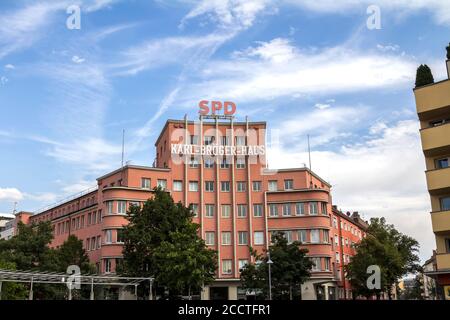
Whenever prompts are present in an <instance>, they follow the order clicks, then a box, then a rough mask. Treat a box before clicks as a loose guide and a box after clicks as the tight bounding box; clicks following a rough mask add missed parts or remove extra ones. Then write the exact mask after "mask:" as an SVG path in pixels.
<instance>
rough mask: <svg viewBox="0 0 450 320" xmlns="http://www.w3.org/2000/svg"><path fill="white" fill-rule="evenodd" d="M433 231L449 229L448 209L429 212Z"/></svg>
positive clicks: (449, 217)
mask: <svg viewBox="0 0 450 320" xmlns="http://www.w3.org/2000/svg"><path fill="white" fill-rule="evenodd" d="M431 223H432V225H433V232H444V231H447V232H448V231H450V210H447V211H438V212H432V213H431Z"/></svg>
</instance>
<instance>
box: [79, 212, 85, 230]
mask: <svg viewBox="0 0 450 320" xmlns="http://www.w3.org/2000/svg"><path fill="white" fill-rule="evenodd" d="M80 223H81V225H80V227H81V228H84V214H83V215H82V216H81V222H80Z"/></svg>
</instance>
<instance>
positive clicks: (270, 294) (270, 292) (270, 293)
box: [267, 252, 273, 300]
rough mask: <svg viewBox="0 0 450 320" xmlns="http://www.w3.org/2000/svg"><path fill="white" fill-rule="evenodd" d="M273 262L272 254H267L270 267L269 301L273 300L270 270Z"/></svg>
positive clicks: (270, 273)
mask: <svg viewBox="0 0 450 320" xmlns="http://www.w3.org/2000/svg"><path fill="white" fill-rule="evenodd" d="M272 263H273V261H272V260H270V252H267V265H268V266H269V300H272V272H271V270H270V266H271V265H272Z"/></svg>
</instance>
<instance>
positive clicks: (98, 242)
mask: <svg viewBox="0 0 450 320" xmlns="http://www.w3.org/2000/svg"><path fill="white" fill-rule="evenodd" d="M101 247H102V241H101V237H100V236H97V249H100V248H101Z"/></svg>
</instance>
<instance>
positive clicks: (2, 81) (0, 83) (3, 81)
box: [0, 76, 9, 86]
mask: <svg viewBox="0 0 450 320" xmlns="http://www.w3.org/2000/svg"><path fill="white" fill-rule="evenodd" d="M8 81H9V79H8V78H7V77H5V76H1V77H0V86H4V85H5V84H7V83H8Z"/></svg>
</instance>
